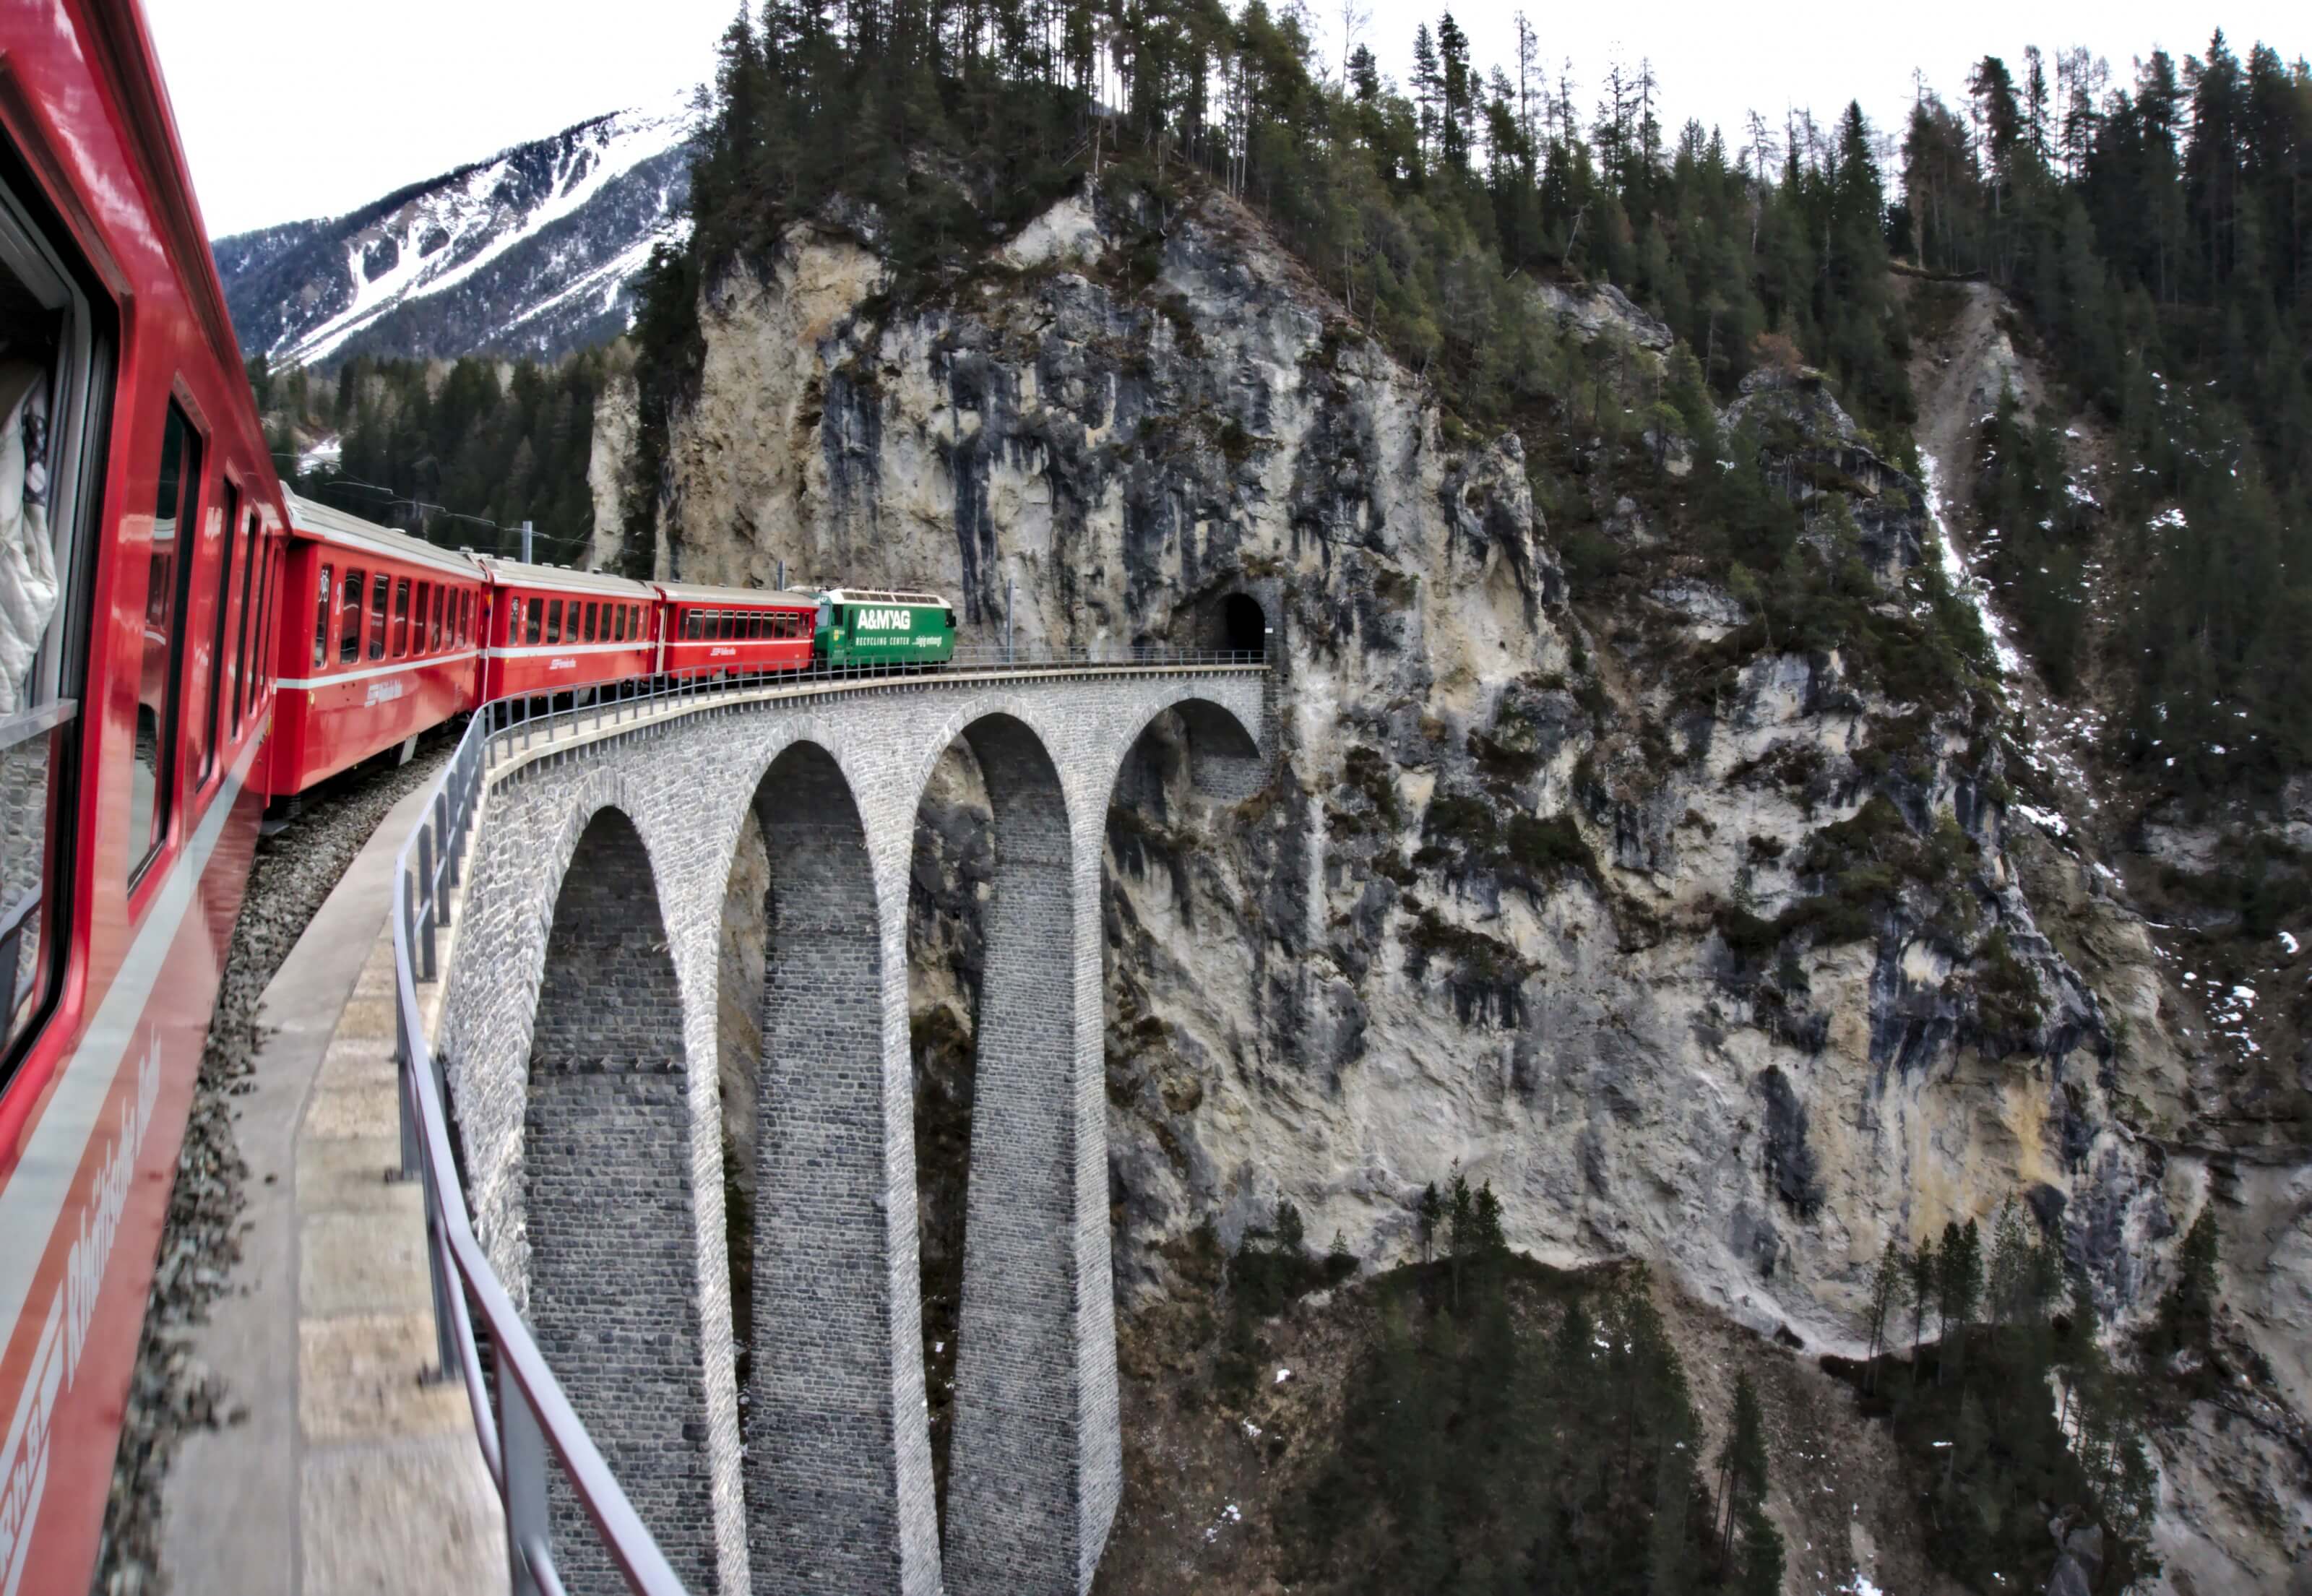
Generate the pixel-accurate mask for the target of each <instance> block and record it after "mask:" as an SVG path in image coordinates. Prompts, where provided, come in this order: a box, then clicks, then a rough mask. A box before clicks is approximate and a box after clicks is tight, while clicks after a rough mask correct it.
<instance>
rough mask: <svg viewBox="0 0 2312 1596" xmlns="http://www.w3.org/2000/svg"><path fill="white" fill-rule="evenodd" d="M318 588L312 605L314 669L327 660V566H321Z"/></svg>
mask: <svg viewBox="0 0 2312 1596" xmlns="http://www.w3.org/2000/svg"><path fill="white" fill-rule="evenodd" d="M320 589H321V593H320V598H319V599H318V600H317V601H315V602H314V605H313V669H314V670H316V671H319V670H321V669H323V668H324V667H326V666H327V665H328V662H329V567H328V566H322V567H321V582H320ZM259 635H260V636H262V634H259ZM258 646H259V647H262V646H263V645H262V644H260V645H258Z"/></svg>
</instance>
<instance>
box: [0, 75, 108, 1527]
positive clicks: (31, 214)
mask: <svg viewBox="0 0 2312 1596" xmlns="http://www.w3.org/2000/svg"><path fill="white" fill-rule="evenodd" d="M0 31H6V30H4V29H0ZM10 170H12V171H13V170H14V167H13V162H10ZM37 207H38V201H37V199H33V198H31V197H30V196H20V194H19V192H18V190H16V189H14V188H13V187H12V186H11V185H10V184H9V183H8V182H7V181H6V180H4V179H0V800H4V801H0V1087H5V1086H6V1084H7V1083H8V1078H9V1074H10V1073H11V1072H12V1071H13V1069H14V1067H15V1065H16V1063H17V1061H18V1059H19V1058H21V1057H22V1055H23V1051H24V1048H25V1047H26V1045H27V1044H28V1043H29V1041H30V1039H31V1038H32V1036H33V1035H34V1034H35V1033H36V1032H37V1030H38V1029H39V1025H40V1022H41V1021H42V1018H43V1017H44V1016H46V1015H48V1014H49V1013H53V1012H54V1009H53V1006H52V1004H53V1000H54V999H55V997H56V996H57V994H58V993H60V992H61V991H62V990H63V979H62V978H63V976H64V974H65V973H66V962H67V953H68V950H69V947H70V941H69V938H68V937H67V936H66V932H67V931H68V930H69V928H70V925H69V922H70V915H71V908H72V905H73V903H74V892H73V890H72V885H73V883H72V879H71V877H72V870H73V862H74V857H75V855H76V854H77V852H78V850H77V849H76V848H75V847H74V842H75V840H76V838H77V837H78V835H79V833H78V828H77V825H76V821H75V817H76V816H77V815H78V814H81V813H83V812H86V811H88V810H90V809H92V808H93V805H84V804H83V802H82V799H83V797H84V796H85V793H84V791H83V792H76V791H75V789H76V787H77V786H78V785H79V781H80V774H81V771H82V768H83V765H82V759H81V758H80V752H81V750H82V749H83V746H84V732H90V733H92V731H93V728H91V727H86V726H85V725H84V723H83V721H82V720H81V716H82V715H83V705H82V704H81V702H80V699H81V696H82V694H83V690H84V688H85V684H86V665H87V651H88V648H89V645H90V642H91V640H92V639H97V640H100V645H101V640H102V639H104V638H105V637H106V636H107V633H106V632H105V630H104V629H103V628H101V627H92V625H91V624H90V610H91V608H92V597H93V594H94V592H95V585H96V573H97V556H98V548H99V525H100V522H99V519H98V516H97V514H96V513H95V512H96V509H97V503H96V500H97V495H96V488H97V487H98V485H99V484H100V483H101V479H102V473H103V465H104V461H103V455H102V452H101V444H100V440H101V438H102V436H103V429H104V425H105V421H106V417H107V414H108V410H109V403H108V398H109V388H110V379H111V369H112V368H111V361H112V341H111V338H110V337H109V331H110V324H109V320H106V319H105V316H106V311H108V309H109V307H108V306H107V305H106V304H105V303H103V302H101V301H92V298H91V296H90V294H88V292H87V285H89V284H90V283H92V281H93V279H92V277H90V276H89V275H88V274H87V273H86V272H85V271H84V270H81V269H79V267H78V263H77V261H76V260H75V259H74V255H73V253H72V251H71V246H70V243H69V237H70V235H69V234H68V233H67V232H66V230H65V229H64V228H63V226H62V225H61V224H58V223H57V220H56V219H55V218H54V217H53V216H52V215H48V214H47V213H46V212H45V211H43V210H40V209H39V208H37ZM143 508H144V506H143V505H142V504H127V505H123V506H120V508H119V510H118V511H116V512H115V513H114V515H113V516H112V517H111V520H112V522H113V523H114V524H118V522H120V521H122V520H123V519H125V516H124V515H123V514H122V513H121V512H129V513H134V512H138V511H141V510H143ZM118 577H119V578H121V579H124V584H125V585H127V584H133V583H134V580H135V577H134V573H133V572H130V571H121V572H119V573H118ZM122 663H123V664H124V665H125V664H126V663H127V662H126V661H124V662H122ZM85 746H86V747H87V748H88V750H89V752H90V753H93V752H94V743H93V740H92V736H90V737H89V738H88V739H87V740H86V742H85ZM133 851H134V849H133V846H132V852H133ZM37 1428H38V1425H37V1421H36V1423H35V1430H36V1434H35V1437H34V1439H35V1443H36V1445H35V1450H36V1451H37V1442H38V1435H37ZM0 1516H5V1513H4V1510H0Z"/></svg>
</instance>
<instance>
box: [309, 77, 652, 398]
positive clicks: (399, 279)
mask: <svg viewBox="0 0 2312 1596" xmlns="http://www.w3.org/2000/svg"><path fill="white" fill-rule="evenodd" d="M697 119H698V118H697V112H696V110H695V109H694V108H693V107H692V106H691V105H690V103H689V101H688V97H687V95H686V96H685V97H684V99H683V100H682V101H679V102H677V103H675V104H674V105H672V106H669V107H665V108H661V109H659V110H627V111H620V112H618V113H617V114H616V115H614V116H611V117H608V118H603V119H602V120H601V121H600V122H597V123H595V124H593V125H592V126H591V127H582V128H581V129H577V130H575V131H574V132H573V133H571V134H568V135H565V136H559V137H557V138H555V139H547V140H540V141H539V143H538V144H537V145H524V146H520V147H519V148H518V149H516V150H508V151H506V152H504V153H502V154H501V155H499V156H498V157H497V158H496V159H495V160H491V161H486V162H481V163H480V164H478V165H477V166H476V167H475V168H474V169H473V170H472V171H468V172H465V173H463V174H462V175H460V177H458V178H457V179H456V180H452V181H450V182H446V183H443V184H442V186H440V187H439V188H437V189H433V190H432V191H430V192H427V193H424V194H421V195H419V196H417V197H415V198H413V199H412V200H411V201H410V202H409V203H408V204H407V205H405V206H402V207H401V208H400V209H399V210H397V211H395V212H393V213H392V214H391V215H388V216H386V217H383V218H381V219H380V221H379V222H378V223H376V224H372V226H370V227H367V228H364V229H363V230H362V232H359V233H356V234H355V235H354V236H353V237H352V238H351V239H350V240H348V241H347V242H346V275H347V277H348V278H349V279H350V281H351V282H352V284H353V285H354V302H353V303H352V304H351V305H349V306H347V307H346V309H345V310H343V311H339V312H338V313H337V314H336V315H335V316H332V317H330V318H329V319H328V320H326V321H323V322H321V323H320V324H319V325H318V326H314V327H309V328H306V329H303V330H302V331H299V332H295V333H293V334H291V335H289V336H288V337H285V338H283V339H282V340H281V342H280V343H279V344H277V345H276V346H275V347H274V348H272V349H271V350H269V351H267V353H268V355H270V356H271V357H272V359H273V362H274V364H276V365H285V364H306V365H310V364H313V363H315V362H317V361H321V360H326V359H328V357H329V356H330V355H332V354H334V353H336V352H337V350H338V349H339V348H341V347H342V346H344V345H345V344H346V341H347V340H348V339H350V338H353V337H354V336H355V334H357V333H359V332H361V331H362V330H363V329H364V328H366V327H369V326H371V325H372V323H374V322H376V321H377V320H380V319H381V318H382V317H384V316H386V315H388V314H389V313H390V312H391V311H394V310H396V309H398V307H400V306H401V305H404V304H407V303H411V302H413V301H416V300H424V299H430V298H432V297H434V295H436V294H446V293H449V292H451V290H453V289H455V288H457V287H458V286H459V285H460V284H463V283H465V282H467V281H469V280H470V279H471V278H472V277H473V276H476V275H477V273H479V272H481V271H483V270H485V269H486V267H489V265H490V264H491V263H492V262H493V261H495V260H497V259H499V258H500V257H502V256H504V254H505V253H506V252H507V251H508V250H512V249H514V248H515V247H516V246H518V245H520V244H521V243H522V242H523V241H525V240H528V239H530V238H534V237H536V236H537V235H538V234H539V232H542V231H543V230H545V229H546V228H547V227H550V226H552V225H553V224H556V222H559V221H561V220H562V219H563V218H564V217H565V216H569V215H574V213H576V212H577V211H579V210H581V209H582V208H584V207H585V206H587V205H588V204H589V203H591V201H592V200H593V199H594V197H596V196H597V195H599V194H600V193H601V192H602V190H603V189H606V188H607V187H609V185H610V184H611V183H612V182H615V181H616V180H617V179H619V178H620V177H623V176H624V175H625V174H626V173H627V172H629V171H634V170H635V168H636V167H639V166H642V165H644V163H646V162H651V161H653V160H656V159H657V158H659V157H660V156H661V155H664V154H666V153H669V152H670V151H672V150H675V149H677V148H679V147H680V146H681V145H683V144H685V143H687V141H688V140H689V139H690V137H691V136H692V135H693V134H694V133H695V132H696V128H697ZM541 149H544V150H550V151H551V152H552V162H553V164H552V168H551V170H550V171H547V172H545V173H543V174H540V173H539V172H537V171H534V170H525V169H524V167H523V165H522V164H521V163H519V162H517V161H516V160H515V157H516V156H517V155H518V154H527V153H530V152H533V151H537V150H541ZM665 199H666V197H665V196H661V205H662V206H663V204H664V202H665ZM670 235H671V234H670V229H669V228H668V226H667V225H666V224H661V227H660V228H658V229H655V230H653V231H652V233H651V234H650V235H649V236H648V237H646V238H645V239H644V241H642V242H641V243H639V244H637V245H634V246H631V247H629V248H627V249H626V250H621V251H620V252H619V253H618V254H617V257H615V258H614V259H612V260H610V261H608V262H605V263H604V264H602V265H600V266H598V267H594V268H592V269H591V270H590V271H588V272H586V273H584V274H582V276H580V277H579V278H578V279H577V280H576V281H575V282H572V283H565V284H558V285H556V287H555V291H554V293H553V294H552V296H551V297H550V298H549V299H548V300H547V301H546V302H544V303H539V304H534V305H531V306H530V307H529V308H527V309H526V310H525V311H523V312H522V313H521V315H520V316H518V317H516V318H515V319H514V320H513V321H512V323H510V324H509V326H510V327H518V326H520V325H521V323H523V322H525V321H528V320H531V319H532V318H534V317H536V316H538V315H539V314H541V313H542V312H543V311H546V310H547V309H548V308H550V307H551V306H553V305H556V304H561V303H567V302H568V301H570V300H572V299H574V298H576V297H578V296H581V295H582V294H587V293H590V292H599V293H604V294H605V299H604V307H605V308H606V309H607V308H608V307H609V305H610V304H611V303H615V302H616V296H617V292H618V291H619V290H620V289H622V288H623V287H624V286H625V285H626V282H628V281H629V280H631V279H632V277H633V276H634V275H635V273H636V272H638V271H639V270H641V268H642V267H643V266H644V264H645V263H646V262H647V261H648V260H649V259H650V246H651V245H652V243H654V242H655V241H657V239H658V238H659V237H661V236H670ZM389 252H390V255H391V258H392V264H391V265H390V267H387V268H386V269H385V270H383V271H381V272H380V273H379V274H378V275H377V276H375V277H371V276H368V262H369V261H370V260H371V259H379V260H382V259H385V258H386V256H387V255H388V253H389Z"/></svg>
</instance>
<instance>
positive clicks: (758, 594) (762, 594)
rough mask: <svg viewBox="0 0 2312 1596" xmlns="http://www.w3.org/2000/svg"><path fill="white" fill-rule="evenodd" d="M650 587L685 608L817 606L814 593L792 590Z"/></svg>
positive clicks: (670, 584) (681, 584)
mask: <svg viewBox="0 0 2312 1596" xmlns="http://www.w3.org/2000/svg"><path fill="white" fill-rule="evenodd" d="M651 585H652V587H654V588H656V589H658V591H659V592H662V593H664V594H665V595H666V596H667V597H668V598H670V599H679V600H680V601H682V602H683V603H686V604H784V605H788V606H790V607H793V608H796V609H808V608H809V607H810V606H811V605H814V604H817V603H818V602H819V595H818V594H817V593H815V592H801V591H800V590H798V589H795V588H792V587H787V588H762V587H708V586H707V585H705V583H697V582H653V583H651Z"/></svg>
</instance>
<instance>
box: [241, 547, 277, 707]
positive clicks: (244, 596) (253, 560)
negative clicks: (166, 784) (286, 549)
mask: <svg viewBox="0 0 2312 1596" xmlns="http://www.w3.org/2000/svg"><path fill="white" fill-rule="evenodd" d="M257 531H258V525H257V512H256V511H254V510H251V511H250V513H249V525H248V528H247V531H246V534H245V535H244V536H243V537H242V539H241V625H240V627H239V628H238V630H239V632H240V636H239V637H238V639H236V640H235V642H234V643H233V645H232V730H233V735H235V736H236V737H237V736H239V735H240V734H241V706H242V705H243V704H244V703H245V702H246V701H247V700H248V697H249V694H248V690H247V683H248V681H249V621H250V613H251V612H252V611H253V610H255V609H256V608H257V544H258V537H257ZM266 568H267V571H268V573H269V572H270V570H271V568H272V567H271V565H270V564H269V563H268V564H267V567H266ZM258 636H263V634H262V633H260V634H258ZM260 646H261V645H260Z"/></svg>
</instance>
